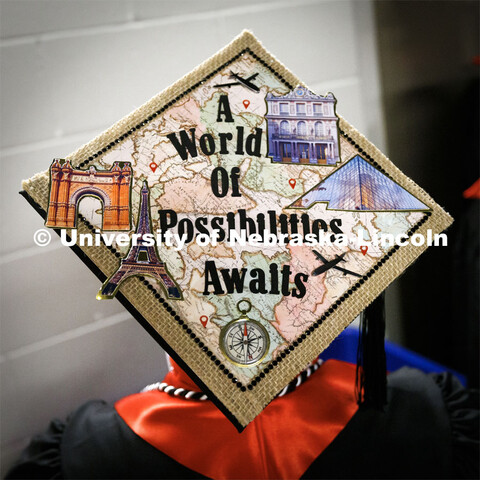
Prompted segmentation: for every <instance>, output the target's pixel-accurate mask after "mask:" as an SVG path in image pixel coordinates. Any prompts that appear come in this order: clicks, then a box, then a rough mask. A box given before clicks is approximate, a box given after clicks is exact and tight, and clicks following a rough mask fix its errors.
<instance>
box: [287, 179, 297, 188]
mask: <svg viewBox="0 0 480 480" xmlns="http://www.w3.org/2000/svg"><path fill="white" fill-rule="evenodd" d="M288 183H289V184H290V186H291V187H292V188H295V185H296V184H297V181H296V180H295V179H294V178H291V179H290V180H289V181H288Z"/></svg>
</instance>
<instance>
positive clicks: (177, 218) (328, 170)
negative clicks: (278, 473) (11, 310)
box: [22, 31, 452, 430]
mask: <svg viewBox="0 0 480 480" xmlns="http://www.w3.org/2000/svg"><path fill="white" fill-rule="evenodd" d="M322 93H323V92H322ZM340 101H341V99H340ZM336 102H337V99H336V98H335V97H334V95H333V94H331V93H328V94H326V95H323V96H322V95H317V94H315V93H313V92H311V91H310V90H309V89H308V88H307V87H306V86H305V85H304V84H303V82H302V81H301V80H300V79H298V78H297V77H296V76H295V75H294V74H293V73H291V72H290V71H289V70H287V68H285V67H284V66H283V65H282V64H281V63H280V62H279V61H278V60H276V59H275V58H274V57H273V56H272V55H270V54H269V53H268V52H267V51H266V50H265V49H264V48H263V46H262V45H261V44H260V43H259V42H258V40H257V39H256V38H255V37H254V36H253V35H252V34H251V33H250V32H248V31H244V32H243V33H242V34H241V35H240V36H238V37H237V38H236V39H235V40H233V41H232V42H231V43H230V44H229V45H227V46H226V47H225V48H224V49H222V50H221V51H219V52H218V53H217V54H215V55H214V56H213V57H211V58H210V59H209V60H207V61H206V62H204V63H202V64H201V65H200V66H198V67H197V68H196V69H195V70H193V71H192V72H190V73H189V74H187V75H186V76H185V77H183V78H182V79H180V80H179V81H178V82H176V83H175V84H173V85H172V86H170V87H169V88H167V89H166V90H164V91H163V92H161V93H160V94H158V95H157V96H155V97H154V98H152V99H151V100H150V101H148V102H147V103H145V104H144V105H143V106H141V107H140V108H138V109H137V110H135V111H134V112H132V113H131V114H129V115H128V116H126V117H125V118H123V119H121V120H120V121H119V122H117V123H116V124H115V125H113V126H112V127H111V128H109V129H108V130H107V131H105V132H104V133H102V134H101V135H99V136H98V137H96V138H95V139H94V140H92V141H91V142H90V143H88V144H86V145H84V146H83V147H81V148H80V149H78V150H77V151H76V152H74V153H72V154H71V155H69V156H67V157H66V159H65V161H63V160H54V161H53V162H52V164H51V166H50V168H49V170H47V171H45V172H43V173H40V174H37V175H35V176H34V177H32V178H31V179H29V180H26V181H25V182H24V183H23V188H24V192H22V193H23V195H24V196H25V197H26V198H27V200H28V201H29V202H30V203H31V204H32V205H33V206H34V207H35V208H36V210H37V211H38V212H39V213H40V214H41V215H42V216H43V217H44V218H45V221H46V225H47V226H48V227H51V228H54V229H56V230H57V233H59V234H61V233H62V230H63V234H64V235H65V233H66V234H67V235H66V236H65V238H67V237H68V238H73V239H74V238H75V234H76V235H77V237H76V238H77V242H76V244H75V245H74V246H73V247H72V249H73V250H74V251H75V253H77V255H78V256H79V257H80V258H81V259H82V260H83V261H84V262H85V263H86V264H87V265H88V266H89V267H90V269H91V270H92V271H93V272H94V273H95V274H96V276H97V277H98V278H99V280H100V282H99V293H98V296H97V298H99V299H104V298H113V297H116V298H117V299H118V300H119V301H120V302H121V303H122V304H123V305H124V306H125V307H126V308H127V309H128V311H129V312H130V313H131V314H132V315H133V316H134V317H135V318H136V319H137V320H138V321H139V322H140V323H141V324H142V325H143V327H144V328H145V329H146V330H147V331H148V332H149V333H150V334H151V335H152V336H153V337H154V338H155V339H156V340H157V341H158V343H159V344H160V345H161V346H162V347H163V348H165V350H166V351H167V352H168V353H169V354H170V355H172V357H173V358H174V359H175V360H176V361H177V362H178V363H179V364H180V366H182V367H183V368H184V369H185V370H186V371H187V372H188V373H189V374H190V375H191V376H192V378H194V379H195V381H196V382H197V384H198V385H200V386H201V387H202V389H203V390H204V391H205V392H206V393H207V394H208V396H209V397H210V399H211V400H212V401H214V402H215V404H216V405H217V406H218V407H219V408H220V409H221V410H222V411H223V412H224V413H225V415H226V416H227V417H228V418H229V419H230V420H231V421H232V422H233V423H234V424H235V426H236V427H237V428H238V429H239V430H242V429H243V428H244V427H245V426H246V425H247V424H248V423H249V422H251V421H252V420H253V419H254V418H255V416H256V415H258V414H259V413H260V412H261V411H262V409H263V408H264V407H265V406H266V405H267V404H268V403H269V402H270V401H271V400H272V399H273V398H274V397H275V396H276V395H277V394H278V393H279V392H280V391H281V390H282V389H283V388H284V387H285V386H286V385H287V384H288V383H289V382H290V381H291V380H292V379H293V378H294V377H295V376H296V375H297V374H298V373H299V372H300V371H301V370H302V369H303V368H305V366H306V365H307V364H308V363H309V362H311V361H312V360H313V359H314V358H315V357H316V356H318V355H319V353H321V352H322V351H323V350H324V349H325V348H326V347H327V346H328V345H329V344H330V342H332V340H333V339H334V338H335V337H336V336H338V335H339V334H340V333H341V332H342V330H343V329H344V328H346V327H347V326H348V325H349V324H350V323H351V322H352V321H353V319H354V318H355V317H356V316H357V315H358V314H360V312H362V311H363V310H364V309H365V308H366V307H367V306H368V305H370V304H371V303H372V301H373V300H374V299H375V298H376V297H378V296H379V295H380V294H381V292H382V291H383V290H384V289H385V288H386V287H387V286H388V285H389V284H390V283H391V282H392V281H393V280H394V279H395V278H396V277H397V276H399V275H400V274H401V273H402V272H403V271H404V269H405V268H406V267H407V266H408V265H410V264H411V263H412V262H413V261H414V260H415V259H416V258H417V257H418V256H419V255H420V254H421V253H422V252H423V251H424V250H425V249H426V248H427V244H423V245H412V243H411V242H410V240H411V238H412V236H416V243H417V244H418V243H420V242H419V240H418V238H419V234H420V235H424V237H425V238H427V239H428V238H431V235H434V234H437V233H439V232H441V231H443V230H444V229H445V228H447V227H448V226H449V225H450V224H451V223H452V218H451V217H450V216H449V215H448V214H447V213H446V212H445V211H443V210H442V209H441V208H440V207H439V206H438V205H437V204H436V203H435V202H434V201H433V199H432V198H431V197H430V196H429V195H428V194H426V193H425V192H424V191H423V190H422V189H421V188H420V187H419V186H417V185H416V184H415V183H414V182H413V181H412V180H410V179H409V178H407V177H406V176H405V175H404V174H402V172H401V171H400V170H399V169H398V168H396V167H395V165H393V164H392V163H391V162H390V161H389V160H388V159H387V158H386V157H385V156H384V155H383V154H382V153H381V152H380V151H379V150H378V149H377V148H376V147H375V146H374V145H372V144H371V143H370V142H369V141H368V140H367V139H366V138H365V137H364V136H363V135H361V134H360V133H359V132H358V131H356V130H355V128H353V127H352V126H351V125H350V124H349V123H348V122H347V121H345V120H344V119H343V118H342V117H340V116H338V115H337V114H336ZM88 197H96V198H97V199H100V200H101V202H102V214H101V215H100V214H99V212H98V211H96V210H95V208H87V207H86V205H87V204H86V203H84V202H82V205H81V206H80V207H78V205H79V202H80V200H82V199H84V198H88ZM85 202H88V200H86V201H85ZM95 205H98V204H95ZM77 207H78V208H77ZM75 229H76V231H75ZM159 230H161V235H159V236H157V234H159ZM231 230H234V231H235V232H236V233H237V234H238V236H237V238H235V235H234V234H232V232H231ZM428 231H430V232H431V233H430V234H427V232H428ZM213 232H217V233H218V235H217V238H216V240H217V244H216V245H212V244H205V241H206V235H208V236H210V237H212V233H213ZM242 232H245V233H246V235H247V237H245V238H246V239H247V241H248V240H249V238H248V235H250V234H252V233H255V234H257V235H258V234H260V238H259V237H258V236H257V237H254V238H250V240H256V242H257V243H254V242H251V243H247V244H245V245H242V244H241V242H242V239H245V238H243V237H242V236H241V234H242ZM102 233H103V234H104V235H103V238H101V240H100V241H98V243H99V244H98V245H95V244H94V245H92V246H88V245H86V246H80V244H79V241H80V234H92V235H95V234H97V235H98V237H100V234H102ZM118 233H124V234H127V238H126V240H125V238H124V239H120V238H119V237H116V238H115V239H114V240H113V243H112V238H113V237H111V235H115V234H118ZM170 234H172V236H173V235H175V234H177V235H180V236H182V235H186V238H185V240H186V244H185V245H183V246H182V248H179V247H180V246H181V245H178V244H177V243H176V239H175V237H173V238H172V245H171V246H169V245H168V244H167V241H168V239H167V237H168V236H169V235H170ZM202 234H203V235H202ZM268 234H270V235H274V236H275V237H268ZM282 234H283V235H285V238H287V239H288V241H287V242H286V243H283V244H282V243H277V240H279V241H280V242H281V238H282V237H281V235H282ZM382 234H388V235H390V236H391V238H392V239H393V237H394V236H397V235H400V236H401V237H400V238H401V240H402V242H401V243H403V244H402V245H390V246H389V245H387V244H384V245H381V244H378V242H377V243H375V240H376V239H379V238H380V236H381V235H382ZM429 235H430V237H429ZM232 237H233V238H232ZM262 237H263V238H262ZM359 237H360V238H363V239H364V240H365V242H364V244H362V243H361V242H359ZM152 238H153V242H155V240H161V241H162V242H163V243H162V242H156V244H153V242H152ZM272 238H275V239H276V240H275V241H274V240H272ZM235 240H237V243H231V242H234V241H235ZM301 240H306V241H307V242H308V241H309V240H310V243H309V244H305V243H304V244H303V245H302V244H301ZM312 240H315V241H318V240H320V241H323V244H315V243H313V242H312ZM328 241H330V242H333V243H332V244H331V245H329V244H328ZM135 242H136V243H135ZM267 242H270V244H267ZM334 242H337V243H334ZM72 281H74V279H72ZM125 342H128V339H125Z"/></svg>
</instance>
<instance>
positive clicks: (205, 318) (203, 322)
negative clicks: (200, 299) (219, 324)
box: [200, 315, 208, 328]
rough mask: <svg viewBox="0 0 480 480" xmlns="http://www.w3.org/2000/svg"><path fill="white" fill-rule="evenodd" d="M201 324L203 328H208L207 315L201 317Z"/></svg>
mask: <svg viewBox="0 0 480 480" xmlns="http://www.w3.org/2000/svg"><path fill="white" fill-rule="evenodd" d="M200 323H201V324H202V325H203V328H207V323H208V317H207V316H206V315H202V316H201V317H200Z"/></svg>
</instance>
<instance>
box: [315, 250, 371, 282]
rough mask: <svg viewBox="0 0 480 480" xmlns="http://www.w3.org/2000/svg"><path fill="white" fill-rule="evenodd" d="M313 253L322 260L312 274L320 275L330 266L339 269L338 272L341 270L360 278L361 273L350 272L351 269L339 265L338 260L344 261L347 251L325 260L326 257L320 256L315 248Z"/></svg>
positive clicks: (345, 273)
mask: <svg viewBox="0 0 480 480" xmlns="http://www.w3.org/2000/svg"><path fill="white" fill-rule="evenodd" d="M313 253H314V254H315V256H316V257H317V258H318V259H319V260H321V261H322V262H323V265H320V266H319V267H317V268H316V269H315V270H314V271H313V272H312V275H313V276H314V277H316V276H317V275H320V274H321V273H324V272H326V271H327V270H330V269H331V268H334V269H335V270H339V271H340V272H343V274H344V275H347V273H348V275H353V276H354V277H359V278H362V275H359V274H358V273H355V272H352V271H351V270H347V269H346V268H342V267H339V266H338V264H339V263H340V262H344V261H345V259H344V258H343V257H344V256H345V255H346V254H347V252H345V253H342V254H341V255H335V258H334V259H333V260H327V259H326V258H324V257H322V255H320V253H319V252H317V251H316V250H313Z"/></svg>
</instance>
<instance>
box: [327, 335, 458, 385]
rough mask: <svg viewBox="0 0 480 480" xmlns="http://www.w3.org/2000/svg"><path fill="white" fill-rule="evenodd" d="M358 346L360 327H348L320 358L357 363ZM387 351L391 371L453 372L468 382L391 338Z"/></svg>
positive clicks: (387, 342) (386, 345)
mask: <svg viewBox="0 0 480 480" xmlns="http://www.w3.org/2000/svg"><path fill="white" fill-rule="evenodd" d="M357 346H358V328H357V327H348V328H346V329H345V330H344V331H343V332H342V333H341V334H340V335H339V336H338V337H337V338H336V339H335V340H334V341H333V342H332V343H331V345H330V346H329V347H328V348H327V349H326V350H324V351H323V352H322V353H321V355H320V358H322V359H323V360H328V359H329V358H334V359H336V360H343V361H344V362H350V363H357ZM385 353H386V355H387V370H388V371H389V372H394V371H395V370H398V369H399V368H402V367H413V368H417V369H418V370H421V371H422V372H425V373H441V372H451V373H452V374H453V375H455V376H456V377H457V378H458V379H459V380H460V382H461V383H462V385H463V386H466V384H467V380H466V377H465V375H462V374H461V373H459V372H457V371H455V370H452V369H451V368H448V367H445V366H444V365H441V364H440V363H437V362H434V361H433V360H430V359H428V358H426V357H423V356H422V355H419V354H418V353H415V352H412V351H411V350H408V349H406V348H404V347H401V346H400V345H397V344H395V343H393V342H391V341H389V340H385Z"/></svg>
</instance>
